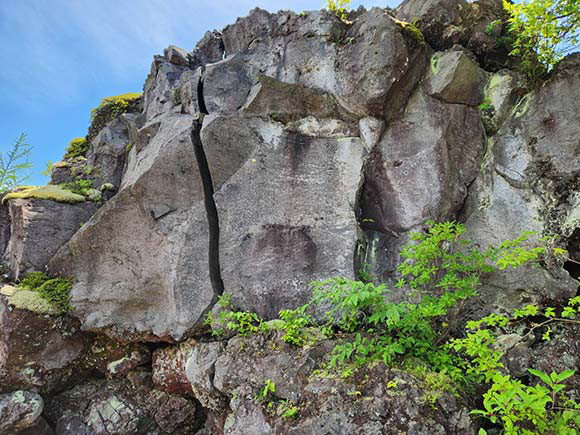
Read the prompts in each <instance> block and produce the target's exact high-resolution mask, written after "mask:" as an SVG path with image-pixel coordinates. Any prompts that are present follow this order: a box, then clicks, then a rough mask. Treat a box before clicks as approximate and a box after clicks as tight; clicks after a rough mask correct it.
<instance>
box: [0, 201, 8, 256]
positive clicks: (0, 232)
mask: <svg viewBox="0 0 580 435" xmlns="http://www.w3.org/2000/svg"><path fill="white" fill-rule="evenodd" d="M2 197H3V195H0V202H1V200H2ZM9 240H10V214H9V213H8V207H7V206H5V205H0V258H2V256H3V255H4V251H6V246H8V241H9Z"/></svg>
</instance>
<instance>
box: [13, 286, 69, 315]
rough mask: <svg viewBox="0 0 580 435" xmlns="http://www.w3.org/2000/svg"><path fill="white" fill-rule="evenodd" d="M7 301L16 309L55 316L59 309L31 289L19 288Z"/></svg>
mask: <svg viewBox="0 0 580 435" xmlns="http://www.w3.org/2000/svg"><path fill="white" fill-rule="evenodd" d="M8 303H9V304H10V305H12V306H13V307H14V308H16V309H17V310H28V311H32V312H34V313H38V314H48V315H51V316H56V315H58V314H60V312H61V310H60V308H59V307H57V306H56V305H55V304H53V303H52V302H50V301H47V300H46V299H44V298H43V297H42V296H41V295H40V294H39V293H37V292H35V291H32V290H20V291H17V292H16V293H14V294H13V295H12V296H10V297H9V298H8Z"/></svg>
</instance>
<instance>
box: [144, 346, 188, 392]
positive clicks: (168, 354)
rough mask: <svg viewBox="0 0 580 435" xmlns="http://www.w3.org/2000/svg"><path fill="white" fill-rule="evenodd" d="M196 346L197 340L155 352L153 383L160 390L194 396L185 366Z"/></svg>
mask: <svg viewBox="0 0 580 435" xmlns="http://www.w3.org/2000/svg"><path fill="white" fill-rule="evenodd" d="M195 344H196V342H195V340H186V341H184V342H182V343H180V344H179V345H176V346H170V347H165V348H160V349H157V350H155V352H153V383H154V384H155V386H156V387H157V388H158V389H160V390H162V391H167V392H168V393H172V394H177V395H180V396H184V397H192V396H193V390H192V389H191V384H190V383H189V381H188V379H187V376H186V374H185V364H186V361H187V360H188V358H189V356H190V355H191V352H192V348H193V346H194V345H195Z"/></svg>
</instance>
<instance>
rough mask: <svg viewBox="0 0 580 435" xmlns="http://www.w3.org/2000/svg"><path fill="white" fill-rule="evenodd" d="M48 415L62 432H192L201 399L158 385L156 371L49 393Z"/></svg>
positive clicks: (66, 433)
mask: <svg viewBox="0 0 580 435" xmlns="http://www.w3.org/2000/svg"><path fill="white" fill-rule="evenodd" d="M45 415H46V418H47V419H48V421H49V422H50V423H51V424H53V425H54V426H55V427H56V428H57V430H56V433H57V434H58V435H60V434H62V435H73V434H74V435H76V434H79V433H80V434H82V433H86V434H87V435H88V434H94V435H101V434H103V435H105V434H119V435H121V434H127V435H129V434H135V435H137V434H149V433H151V434H153V433H166V434H190V433H194V430H195V429H196V428H197V427H198V426H199V421H198V417H197V409H196V405H195V403H193V402H191V401H189V400H186V399H184V398H181V397H176V396H172V395H170V394H168V393H165V392H162V391H158V390H155V389H154V387H153V385H152V383H151V380H150V374H148V373H147V372H141V371H134V372H131V373H129V375H128V378H127V379H126V380H120V381H108V382H107V381H102V380H99V381H92V382H87V383H84V384H80V385H78V386H76V387H74V388H73V389H70V390H67V391H64V392H62V393H60V394H58V395H56V396H53V397H51V398H49V399H48V400H47V402H46V409H45Z"/></svg>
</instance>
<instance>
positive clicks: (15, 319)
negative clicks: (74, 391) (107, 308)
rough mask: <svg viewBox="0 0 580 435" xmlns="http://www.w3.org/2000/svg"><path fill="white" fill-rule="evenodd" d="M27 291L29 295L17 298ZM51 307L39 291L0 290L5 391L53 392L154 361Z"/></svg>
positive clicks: (0, 365)
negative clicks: (95, 333) (82, 328)
mask: <svg viewBox="0 0 580 435" xmlns="http://www.w3.org/2000/svg"><path fill="white" fill-rule="evenodd" d="M10 290H12V291H10ZM21 293H26V294H27V296H28V297H27V298H19V299H17V298H16V296H18V295H19V294H21ZM10 294H12V296H8V295H10ZM42 302H44V304H43V303H42ZM46 304H47V302H46V301H45V300H43V299H40V298H39V297H38V294H37V293H35V292H29V291H25V290H18V289H14V288H12V289H11V288H9V287H4V288H2V289H0V393H3V392H10V391H14V390H17V389H26V390H32V391H40V392H41V393H42V394H45V393H46V394H49V393H52V392H53V391H55V390H59V389H62V388H63V387H64V386H66V385H68V384H69V383H70V382H71V381H72V380H73V379H74V380H76V381H79V380H82V379H84V378H85V377H89V376H91V375H92V374H93V373H94V372H100V373H101V374H102V375H107V376H113V375H118V374H119V373H121V372H122V371H126V370H128V369H131V368H134V367H136V366H139V365H143V364H146V363H147V362H149V360H150V358H149V354H148V351H147V349H145V348H143V347H142V346H139V345H130V346H127V345H119V344H117V343H114V342H112V341H110V340H107V339H105V338H100V337H99V338H97V337H93V336H91V335H87V334H83V333H82V332H81V331H80V328H79V325H78V321H76V320H73V319H70V318H68V317H64V316H57V314H58V310H56V312H55V311H48V312H47V311H46V309H45V307H46V306H47V305H46ZM48 307H49V308H50V304H48ZM53 310H54V307H53Z"/></svg>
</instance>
